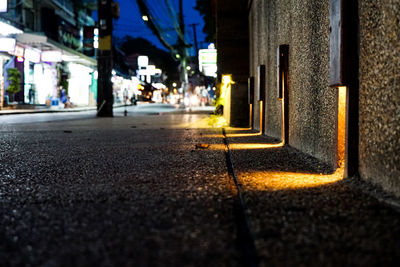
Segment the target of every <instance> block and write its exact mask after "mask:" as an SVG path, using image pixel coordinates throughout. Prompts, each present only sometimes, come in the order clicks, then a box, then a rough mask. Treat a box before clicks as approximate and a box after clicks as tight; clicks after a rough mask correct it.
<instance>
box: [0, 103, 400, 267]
mask: <svg viewBox="0 0 400 267" xmlns="http://www.w3.org/2000/svg"><path fill="white" fill-rule="evenodd" d="M127 111H128V113H127V116H124V107H121V108H117V109H115V110H114V115H115V116H114V117H113V118H96V117H95V111H93V110H92V111H85V112H68V113H48V114H47V113H46V114H24V115H4V116H0V122H1V127H0V135H1V138H0V157H1V158H0V213H1V217H0V265H1V266H257V264H259V265H260V266H282V265H283V266H299V265H304V266H373V265H374V266H375V265H387V266H395V265H396V263H398V262H399V260H400V254H399V251H400V241H399V240H400V215H399V213H398V212H397V211H396V210H395V209H394V208H392V207H391V206H388V205H386V204H384V202H382V201H378V200H377V199H375V198H373V197H371V196H370V195H368V194H366V193H365V192H367V191H368V186H367V185H365V188H366V191H365V192H364V191H361V190H358V189H354V187H353V186H352V184H354V183H357V182H359V181H357V180H356V179H355V180H352V179H350V180H346V181H344V180H343V181H342V180H341V179H340V174H338V173H333V174H332V170H330V169H329V168H328V167H327V166H325V165H324V164H323V163H320V162H318V161H317V160H316V159H314V158H311V157H309V156H307V155H305V154H302V153H301V152H299V151H297V150H295V149H293V148H290V147H281V146H280V145H279V144H278V143H277V142H276V140H272V139H269V138H267V137H264V136H259V135H257V134H256V133H253V132H251V131H249V130H248V129H232V128H229V129H226V131H227V133H226V135H225V137H224V132H223V131H222V129H220V128H212V127H210V125H209V123H208V121H209V119H208V118H209V115H208V114H207V112H205V111H203V112H201V111H198V112H192V113H185V112H183V111H181V110H178V109H176V108H174V107H172V106H163V105H147V106H141V107H139V106H137V107H135V106H132V107H128V108H127ZM235 179H237V180H236V181H237V185H238V187H236V186H235V183H234V182H235ZM238 188H239V189H238ZM238 190H239V191H238ZM238 195H239V197H238Z"/></svg>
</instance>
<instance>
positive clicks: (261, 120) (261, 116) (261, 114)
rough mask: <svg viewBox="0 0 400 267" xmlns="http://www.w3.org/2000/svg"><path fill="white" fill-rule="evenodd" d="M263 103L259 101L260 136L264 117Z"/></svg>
mask: <svg viewBox="0 0 400 267" xmlns="http://www.w3.org/2000/svg"><path fill="white" fill-rule="evenodd" d="M263 110H264V109H263V102H262V101H261V100H260V135H261V134H262V128H263V127H262V125H263V123H264V121H263V117H264V114H263Z"/></svg>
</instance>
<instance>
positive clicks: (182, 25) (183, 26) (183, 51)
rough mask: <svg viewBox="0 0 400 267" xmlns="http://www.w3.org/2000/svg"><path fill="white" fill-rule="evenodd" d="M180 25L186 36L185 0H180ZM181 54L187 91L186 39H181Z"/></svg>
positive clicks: (183, 79) (183, 78)
mask: <svg viewBox="0 0 400 267" xmlns="http://www.w3.org/2000/svg"><path fill="white" fill-rule="evenodd" d="M179 27H180V28H181V32H182V34H183V36H185V23H184V20H183V0H179ZM180 54H181V66H182V72H181V81H182V84H183V85H184V88H185V90H184V91H186V90H187V85H188V81H189V80H188V74H187V69H186V66H187V53H186V45H185V43H184V41H180Z"/></svg>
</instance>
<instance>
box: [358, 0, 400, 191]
mask: <svg viewBox="0 0 400 267" xmlns="http://www.w3.org/2000/svg"><path fill="white" fill-rule="evenodd" d="M359 16H360V75H359V77H360V107H359V130H360V142H359V159H360V164H359V172H360V176H361V177H362V178H364V179H366V180H369V181H371V182H373V183H375V184H379V185H381V186H382V187H383V188H384V189H385V190H387V191H390V192H392V193H395V194H397V195H398V196H400V2H399V1H398V0H363V1H359Z"/></svg>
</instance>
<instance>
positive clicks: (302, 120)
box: [249, 0, 338, 167]
mask: <svg viewBox="0 0 400 267" xmlns="http://www.w3.org/2000/svg"><path fill="white" fill-rule="evenodd" d="M249 21H250V25H251V28H250V36H251V38H252V41H251V42H252V45H251V49H252V51H251V55H252V59H251V67H250V70H251V75H252V76H255V77H256V78H257V66H258V65H260V64H265V65H266V68H267V72H266V81H267V91H266V98H267V101H266V102H267V103H266V121H265V123H266V132H265V134H267V135H269V136H272V137H276V138H280V137H281V126H282V105H281V102H280V101H279V100H277V93H276V87H277V82H276V50H277V47H278V46H279V45H281V44H288V45H289V84H288V87H289V89H288V90H289V120H290V121H289V125H290V127H289V131H290V132H289V136H290V141H289V144H290V145H291V146H293V147H296V148H298V149H300V150H302V151H304V152H306V153H308V154H310V155H313V156H315V157H317V158H319V159H321V160H322V161H324V162H327V163H329V164H331V165H332V167H334V166H335V164H336V153H337V149H336V147H337V140H336V139H337V129H336V124H337V118H336V109H337V97H338V96H337V94H338V92H337V89H335V88H331V87H329V0H298V1H291V0H254V1H253V5H252V8H251V13H250V16H249ZM256 110H257V109H256ZM257 118H258V116H255V119H257ZM256 125H257V124H256Z"/></svg>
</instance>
